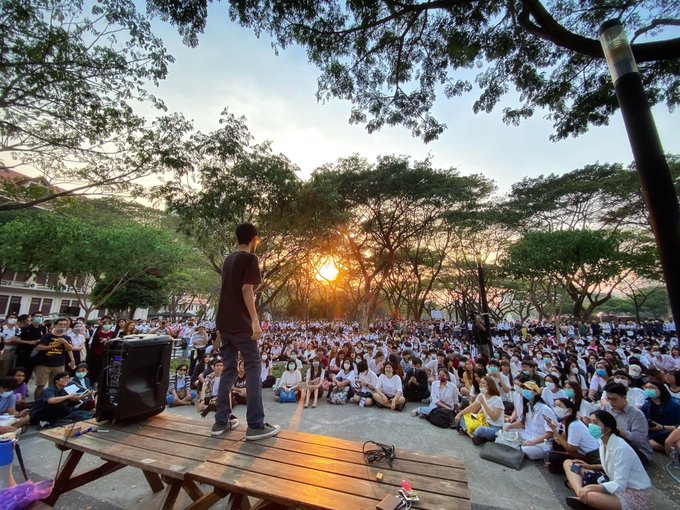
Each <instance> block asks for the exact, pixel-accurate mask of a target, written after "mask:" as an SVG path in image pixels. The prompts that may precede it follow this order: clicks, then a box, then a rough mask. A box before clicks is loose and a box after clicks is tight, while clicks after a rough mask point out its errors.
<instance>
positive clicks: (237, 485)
mask: <svg viewBox="0 0 680 510" xmlns="http://www.w3.org/2000/svg"><path fill="white" fill-rule="evenodd" d="M283 474H284V473H283V472H282V473H281V475H283ZM187 476H188V477H189V478H190V479H193V480H197V481H200V482H206V483H210V484H213V485H214V486H215V487H219V488H221V489H224V490H226V491H229V492H231V491H234V492H236V493H247V494H248V495H249V496H254V497H256V498H260V499H265V500H267V501H273V502H275V503H281V504H284V505H288V506H294V505H297V506H299V507H300V508H303V509H305V510H307V509H309V510H329V509H338V508H342V509H345V508H348V509H350V508H351V509H352V510H375V505H376V504H377V503H378V502H379V501H380V499H382V497H381V498H379V499H378V498H372V497H370V496H358V495H353V494H347V493H343V492H335V491H332V490H329V489H326V488H323V487H314V486H311V485H308V484H306V483H300V482H297V481H295V480H290V479H285V478H275V477H272V476H268V475H265V474H261V473H259V472H256V471H245V470H241V469H237V468H235V467H232V466H223V465H220V464H216V463H214V462H205V463H203V464H201V465H200V466H198V467H197V468H196V469H193V470H192V471H191V472H190V473H187Z"/></svg>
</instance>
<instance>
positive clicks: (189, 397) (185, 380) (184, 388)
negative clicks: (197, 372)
mask: <svg viewBox="0 0 680 510" xmlns="http://www.w3.org/2000/svg"><path fill="white" fill-rule="evenodd" d="M188 371H189V367H188V366H187V365H186V364H185V363H182V364H181V365H178V366H177V370H175V373H174V375H172V376H171V377H170V384H169V386H168V395H167V398H166V402H167V404H168V406H170V407H173V406H190V405H193V404H194V399H195V398H196V397H197V396H198V393H197V392H196V391H194V390H192V389H191V376H189V374H188V373H187V372H188Z"/></svg>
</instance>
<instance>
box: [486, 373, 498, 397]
mask: <svg viewBox="0 0 680 510" xmlns="http://www.w3.org/2000/svg"><path fill="white" fill-rule="evenodd" d="M484 380H485V381H486V387H487V389H488V390H489V395H493V396H494V397H499V396H500V394H501V392H500V391H498V386H497V385H496V381H494V380H493V377H490V376H488V375H486V376H484Z"/></svg>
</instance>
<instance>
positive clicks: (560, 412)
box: [553, 407, 567, 420]
mask: <svg viewBox="0 0 680 510" xmlns="http://www.w3.org/2000/svg"><path fill="white" fill-rule="evenodd" d="M553 411H554V413H555V416H557V419H558V420H561V419H563V418H564V417H565V416H567V409H566V408H564V407H555V408H553Z"/></svg>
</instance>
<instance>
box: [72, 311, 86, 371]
mask: <svg viewBox="0 0 680 510" xmlns="http://www.w3.org/2000/svg"><path fill="white" fill-rule="evenodd" d="M69 337H70V338H71V350H72V352H73V361H74V363H75V364H76V366H78V365H79V364H80V362H81V361H82V360H83V359H84V356H83V354H84V350H85V324H83V323H82V322H76V323H75V324H74V325H73V328H72V329H71V332H70V333H69ZM68 373H69V375H70V376H71V377H73V376H74V375H75V368H74V369H72V370H71V369H70V370H69V371H68Z"/></svg>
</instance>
